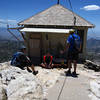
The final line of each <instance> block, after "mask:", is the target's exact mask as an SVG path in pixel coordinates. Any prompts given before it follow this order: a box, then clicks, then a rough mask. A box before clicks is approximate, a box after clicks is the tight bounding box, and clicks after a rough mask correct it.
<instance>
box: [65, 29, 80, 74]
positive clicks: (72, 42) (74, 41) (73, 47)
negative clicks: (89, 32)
mask: <svg viewBox="0 0 100 100" xmlns="http://www.w3.org/2000/svg"><path fill="white" fill-rule="evenodd" d="M69 34H70V35H69V37H68V38H67V46H66V49H65V50H67V51H68V68H69V70H68V72H67V74H71V68H72V63H73V64H74V72H73V73H72V74H73V75H76V68H77V60H78V55H79V52H80V51H81V40H80V37H79V36H78V35H77V34H76V33H75V31H74V30H70V32H69Z"/></svg>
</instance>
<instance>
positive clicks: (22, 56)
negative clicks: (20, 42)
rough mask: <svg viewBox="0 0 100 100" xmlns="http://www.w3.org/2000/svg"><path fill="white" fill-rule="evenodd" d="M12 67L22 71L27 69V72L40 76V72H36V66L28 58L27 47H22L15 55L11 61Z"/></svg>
mask: <svg viewBox="0 0 100 100" xmlns="http://www.w3.org/2000/svg"><path fill="white" fill-rule="evenodd" d="M11 65H13V66H16V67H19V68H21V69H24V67H27V70H28V71H30V72H31V70H32V72H33V74H34V75H36V74H38V71H35V69H34V65H33V64H32V62H31V60H30V59H29V57H28V56H26V47H25V46H22V47H21V48H20V51H18V52H17V53H15V54H14V55H13V58H12V60H11ZM30 68H31V70H30Z"/></svg>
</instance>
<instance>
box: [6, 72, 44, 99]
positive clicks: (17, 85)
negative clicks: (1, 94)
mask: <svg viewBox="0 0 100 100" xmlns="http://www.w3.org/2000/svg"><path fill="white" fill-rule="evenodd" d="M42 91H43V90H42V87H41V85H40V84H39V83H38V82H37V81H36V79H35V78H33V77H32V75H31V74H29V75H24V76H20V77H19V78H17V79H16V80H13V81H11V82H10V84H9V85H8V87H7V96H8V100H41V99H42V96H43V92H42Z"/></svg>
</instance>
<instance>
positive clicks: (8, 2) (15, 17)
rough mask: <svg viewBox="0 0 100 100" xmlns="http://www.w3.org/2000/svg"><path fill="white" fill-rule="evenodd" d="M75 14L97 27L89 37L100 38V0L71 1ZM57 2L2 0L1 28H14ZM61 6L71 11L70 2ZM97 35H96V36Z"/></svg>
mask: <svg viewBox="0 0 100 100" xmlns="http://www.w3.org/2000/svg"><path fill="white" fill-rule="evenodd" d="M71 2H72V7H73V10H74V12H75V13H77V14H78V15H80V16H82V17H83V18H85V19H86V20H88V21H90V22H91V23H92V24H94V25H95V26H96V27H95V28H94V29H93V32H92V30H91V29H90V30H89V33H90V34H89V35H91V36H97V37H99V36H100V34H99V33H100V0H71ZM56 3H57V0H0V27H5V25H6V24H5V23H6V22H8V23H9V24H10V25H11V26H14V25H15V24H16V23H18V22H19V21H21V20H24V19H26V18H28V17H30V16H32V15H34V14H36V13H38V12H40V11H42V10H45V9H47V8H49V7H51V6H52V5H55V4H56ZM60 4H62V5H63V6H64V7H66V8H68V9H71V8H70V6H69V2H68V0H60ZM94 33H95V34H94Z"/></svg>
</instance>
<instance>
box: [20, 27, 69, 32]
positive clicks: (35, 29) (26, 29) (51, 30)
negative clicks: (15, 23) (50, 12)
mask: <svg viewBox="0 0 100 100" xmlns="http://www.w3.org/2000/svg"><path fill="white" fill-rule="evenodd" d="M70 30H71V29H51V28H23V29H21V30H20V31H21V32H37V33H40V32H42V33H69V31H70Z"/></svg>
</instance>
